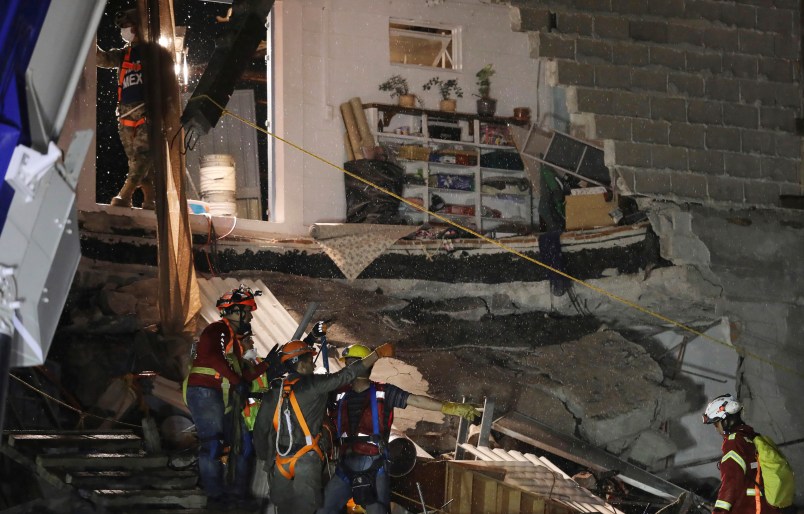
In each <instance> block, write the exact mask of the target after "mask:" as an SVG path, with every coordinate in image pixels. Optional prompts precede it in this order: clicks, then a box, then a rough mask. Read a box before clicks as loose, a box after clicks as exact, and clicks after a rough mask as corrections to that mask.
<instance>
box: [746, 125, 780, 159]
mask: <svg viewBox="0 0 804 514" xmlns="http://www.w3.org/2000/svg"><path fill="white" fill-rule="evenodd" d="M773 136H774V134H773V133H772V132H765V131H761V130H742V131H740V140H741V143H742V149H743V152H747V153H761V154H772V153H774V148H775V146H774V145H775V141H774V138H773Z"/></svg>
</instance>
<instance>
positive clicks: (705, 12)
mask: <svg viewBox="0 0 804 514" xmlns="http://www.w3.org/2000/svg"><path fill="white" fill-rule="evenodd" d="M721 7H723V5H722V2H719V1H717V0H688V1H687V5H686V9H685V11H684V15H685V16H686V17H687V18H690V19H693V20H694V19H697V18H703V19H704V20H709V21H720V12H721Z"/></svg>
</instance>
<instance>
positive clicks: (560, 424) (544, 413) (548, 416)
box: [515, 385, 577, 434]
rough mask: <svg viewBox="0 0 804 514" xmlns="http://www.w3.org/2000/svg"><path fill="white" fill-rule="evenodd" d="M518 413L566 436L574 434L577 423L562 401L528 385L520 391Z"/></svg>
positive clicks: (517, 404) (517, 405) (517, 403)
mask: <svg viewBox="0 0 804 514" xmlns="http://www.w3.org/2000/svg"><path fill="white" fill-rule="evenodd" d="M520 391H521V392H520V394H519V398H518V399H517V402H516V407H515V409H516V411H517V412H520V413H522V414H524V415H525V416H528V417H531V418H533V419H536V420H538V421H541V422H542V423H544V424H546V425H548V426H550V427H551V428H554V429H556V430H558V431H560V432H563V433H565V434H574V433H575V426H576V424H577V423H576V421H575V418H574V417H573V415H572V413H571V412H570V411H568V410H567V408H566V406H565V405H564V403H563V402H561V400H559V399H558V398H556V397H555V396H554V395H553V394H551V393H550V392H547V391H543V390H542V389H540V388H538V387H536V386H533V385H528V386H526V387H523V388H522V389H520Z"/></svg>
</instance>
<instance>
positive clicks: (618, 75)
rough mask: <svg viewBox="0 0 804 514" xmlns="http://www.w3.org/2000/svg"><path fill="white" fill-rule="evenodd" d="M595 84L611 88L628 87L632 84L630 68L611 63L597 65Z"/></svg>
mask: <svg viewBox="0 0 804 514" xmlns="http://www.w3.org/2000/svg"><path fill="white" fill-rule="evenodd" d="M595 86H597V87H603V88H610V89H628V88H629V87H630V86H631V77H630V73H629V70H628V68H625V67H623V66H614V65H611V64H598V65H596V66H595Z"/></svg>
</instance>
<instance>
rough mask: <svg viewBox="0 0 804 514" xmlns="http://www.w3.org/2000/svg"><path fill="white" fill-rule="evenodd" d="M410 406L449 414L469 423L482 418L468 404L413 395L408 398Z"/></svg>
mask: <svg viewBox="0 0 804 514" xmlns="http://www.w3.org/2000/svg"><path fill="white" fill-rule="evenodd" d="M408 405H412V406H414V407H418V408H420V409H424V410H432V411H438V412H443V413H444V414H449V415H450V416H460V417H462V418H466V419H468V420H469V421H473V420H474V419H475V418H479V417H480V412H479V411H478V410H477V409H475V408H474V407H472V406H471V405H469V404H468V403H453V402H442V401H440V400H436V399H434V398H429V397H427V396H421V395H418V394H412V395H410V396H409V397H408Z"/></svg>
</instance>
